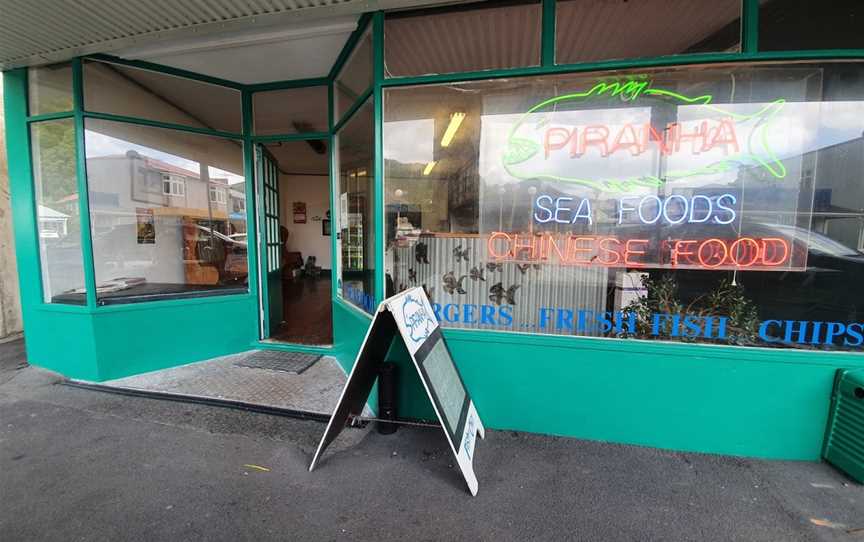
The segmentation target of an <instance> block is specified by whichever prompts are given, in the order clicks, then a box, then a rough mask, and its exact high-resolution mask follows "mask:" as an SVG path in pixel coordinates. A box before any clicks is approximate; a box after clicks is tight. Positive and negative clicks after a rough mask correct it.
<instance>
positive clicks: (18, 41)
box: [0, 0, 458, 69]
mask: <svg viewBox="0 0 864 542" xmlns="http://www.w3.org/2000/svg"><path fill="white" fill-rule="evenodd" d="M457 1H458V0H457ZM437 3H441V0H399V1H397V0H219V1H212V0H183V1H177V0H77V1H74V2H73V1H71V0H65V1H57V0H0V68H3V69H7V68H11V67H16V66H23V65H34V64H44V63H48V62H57V61H61V60H65V59H68V58H71V57H73V56H77V55H80V54H87V53H96V52H110V51H112V50H116V49H119V48H122V47H130V46H134V45H142V44H149V43H153V42H156V41H159V40H166V39H172V40H173V39H182V38H186V39H188V38H189V37H190V36H201V35H205V34H213V33H219V32H226V31H232V30H248V29H249V28H263V27H265V26H266V27H268V28H272V27H273V26H274V25H278V24H279V23H280V22H288V21H297V20H298V19H302V18H326V17H333V16H341V15H348V14H356V13H362V12H367V11H374V10H377V9H393V8H400V7H411V6H417V5H423V4H437Z"/></svg>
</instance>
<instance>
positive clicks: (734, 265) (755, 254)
mask: <svg viewBox="0 0 864 542" xmlns="http://www.w3.org/2000/svg"><path fill="white" fill-rule="evenodd" d="M486 250H487V254H488V256H489V259H490V260H491V261H495V262H522V263H539V262H543V263H557V264H560V265H577V266H603V267H618V268H640V267H651V268H667V269H708V270H720V269H746V270H748V271H758V270H765V271H767V270H778V269H790V268H791V267H792V265H793V264H794V261H793V260H794V258H793V256H794V251H793V250H792V245H791V243H790V242H789V241H787V240H786V239H783V238H781V237H734V238H720V237H716V238H715V237H712V238H708V239H660V240H658V239H650V238H630V239H622V238H619V237H616V236H600V235H579V234H570V235H563V236H560V235H555V234H552V233H541V234H522V233H506V232H494V233H492V234H491V235H490V236H489V238H488V240H487V242H486Z"/></svg>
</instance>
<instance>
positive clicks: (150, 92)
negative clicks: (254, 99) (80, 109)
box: [84, 61, 242, 133]
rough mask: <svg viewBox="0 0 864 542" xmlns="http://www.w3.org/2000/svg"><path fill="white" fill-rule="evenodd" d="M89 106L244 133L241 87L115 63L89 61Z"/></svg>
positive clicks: (86, 91)
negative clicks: (242, 129) (239, 89)
mask: <svg viewBox="0 0 864 542" xmlns="http://www.w3.org/2000/svg"><path fill="white" fill-rule="evenodd" d="M84 109H86V110H87V111H93V112H98V113H110V114H114V115H122V116H127V117H138V118H143V119H148V120H154V121H159V122H166V123H172V124H181V125H184V126H191V127H194V128H203V129H209V130H221V131H224V132H234V133H240V131H241V120H240V119H241V111H242V107H241V103H240V91H238V90H235V89H233V88H227V87H222V86H218V85H211V84H209V83H202V82H200V81H196V80H194V79H186V78H183V77H174V76H173V75H166V74H164V73H159V72H154V71H150V70H142V69H138V68H131V67H128V66H123V65H120V64H112V63H109V62H96V61H87V62H85V63H84Z"/></svg>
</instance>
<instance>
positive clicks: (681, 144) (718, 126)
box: [543, 118, 741, 159]
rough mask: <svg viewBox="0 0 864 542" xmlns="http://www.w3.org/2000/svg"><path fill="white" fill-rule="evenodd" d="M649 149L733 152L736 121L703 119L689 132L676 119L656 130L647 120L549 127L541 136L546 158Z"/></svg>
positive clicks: (735, 150) (634, 152)
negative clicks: (560, 153) (559, 154)
mask: <svg viewBox="0 0 864 542" xmlns="http://www.w3.org/2000/svg"><path fill="white" fill-rule="evenodd" d="M649 148H654V149H656V150H657V151H658V152H659V153H660V154H661V155H663V156H669V155H672V154H675V153H678V152H682V150H687V149H689V150H690V152H691V153H692V154H699V153H702V152H709V151H711V150H713V149H715V148H719V149H721V150H723V152H724V153H726V154H730V153H731V154H736V153H738V152H740V150H741V148H740V145H739V144H738V135H737V133H736V132H735V123H734V122H733V121H732V119H729V118H724V119H719V120H711V121H707V120H705V121H702V122H700V123H699V124H697V125H696V126H695V127H694V128H693V129H692V130H690V131H688V130H687V128H685V127H684V126H682V125H681V124H680V123H677V122H671V123H669V124H668V125H667V126H666V129H665V130H659V131H658V130H657V129H656V128H654V126H652V125H651V124H650V123H645V124H642V125H633V124H632V123H626V124H623V125H621V126H619V127H610V126H606V125H603V124H592V125H589V126H585V127H582V128H580V127H574V128H572V129H570V128H566V127H562V126H552V127H549V128H547V129H546V132H545V133H544V135H543V156H544V158H546V159H549V158H550V157H551V156H552V153H553V152H554V151H558V150H561V149H566V150H567V151H568V152H569V155H570V158H578V157H581V156H583V155H584V154H585V153H586V152H588V151H589V150H591V149H596V151H597V152H599V154H600V156H602V157H604V158H605V157H607V156H610V155H613V154H615V153H618V152H622V151H626V152H629V153H630V155H631V156H639V155H640V154H643V153H644V152H646V151H647V150H648V149H649Z"/></svg>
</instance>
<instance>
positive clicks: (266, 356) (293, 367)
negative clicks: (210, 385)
mask: <svg viewBox="0 0 864 542" xmlns="http://www.w3.org/2000/svg"><path fill="white" fill-rule="evenodd" d="M319 359H321V354H303V353H300V352H278V351H275V350H258V351H256V352H252V353H251V354H248V355H246V356H244V357H243V359H240V360H237V361H235V362H234V365H235V366H237V367H247V368H250V369H270V370H271V371H285V372H286V373H297V374H298V375H299V374H300V373H302V372H303V371H305V370H306V369H308V368H309V367H311V366H312V365H313V364H314V363H315V362H316V361H318V360H319Z"/></svg>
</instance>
